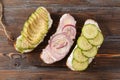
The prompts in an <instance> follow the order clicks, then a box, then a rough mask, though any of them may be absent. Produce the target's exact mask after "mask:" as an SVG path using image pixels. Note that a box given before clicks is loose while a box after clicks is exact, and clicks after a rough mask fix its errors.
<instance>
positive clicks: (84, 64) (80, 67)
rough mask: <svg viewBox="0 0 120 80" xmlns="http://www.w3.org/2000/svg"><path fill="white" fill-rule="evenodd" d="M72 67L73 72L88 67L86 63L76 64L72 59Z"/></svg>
mask: <svg viewBox="0 0 120 80" xmlns="http://www.w3.org/2000/svg"><path fill="white" fill-rule="evenodd" d="M72 67H73V68H74V69H75V71H83V70H85V69H86V68H87V67H88V61H85V62H77V61H76V60H74V59H73V61H72Z"/></svg>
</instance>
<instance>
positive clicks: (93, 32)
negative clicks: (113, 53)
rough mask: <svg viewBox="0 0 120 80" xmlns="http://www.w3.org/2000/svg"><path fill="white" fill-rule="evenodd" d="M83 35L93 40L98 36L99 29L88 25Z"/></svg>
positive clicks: (84, 28) (83, 30) (85, 26)
mask: <svg viewBox="0 0 120 80" xmlns="http://www.w3.org/2000/svg"><path fill="white" fill-rule="evenodd" d="M82 33H83V35H84V36H85V37H86V38H87V39H92V38H95V37H96V36H97V34H98V28H97V27H96V26H95V25H94V24H86V25H84V27H83V29H82Z"/></svg>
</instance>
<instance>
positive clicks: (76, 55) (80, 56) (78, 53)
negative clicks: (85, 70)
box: [73, 47, 88, 62]
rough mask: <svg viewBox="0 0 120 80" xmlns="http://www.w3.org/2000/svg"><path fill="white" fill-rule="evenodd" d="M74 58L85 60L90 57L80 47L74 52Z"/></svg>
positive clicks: (80, 60) (79, 60)
mask: <svg viewBox="0 0 120 80" xmlns="http://www.w3.org/2000/svg"><path fill="white" fill-rule="evenodd" d="M73 58H74V59H75V60H77V61H78V62H85V61H87V60H88V58H87V57H85V56H84V55H83V54H82V51H81V49H80V48H78V47H77V48H76V49H75V50H74V52H73Z"/></svg>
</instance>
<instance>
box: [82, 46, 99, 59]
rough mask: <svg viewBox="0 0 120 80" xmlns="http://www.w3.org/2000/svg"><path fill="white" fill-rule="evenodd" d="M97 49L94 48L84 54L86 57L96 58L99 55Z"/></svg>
mask: <svg viewBox="0 0 120 80" xmlns="http://www.w3.org/2000/svg"><path fill="white" fill-rule="evenodd" d="M97 50H98V49H97V47H96V46H94V47H93V48H92V49H90V50H87V51H84V50H83V51H82V53H83V54H84V55H85V56H86V57H94V56H95V55H96V54H97Z"/></svg>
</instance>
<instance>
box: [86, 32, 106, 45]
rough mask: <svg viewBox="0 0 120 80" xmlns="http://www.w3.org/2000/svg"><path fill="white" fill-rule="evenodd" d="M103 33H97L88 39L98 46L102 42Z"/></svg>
mask: <svg viewBox="0 0 120 80" xmlns="http://www.w3.org/2000/svg"><path fill="white" fill-rule="evenodd" d="M103 40H104V38H103V35H102V33H101V32H99V33H98V35H97V36H96V37H95V38H94V39H90V40H88V41H89V42H90V43H91V44H92V45H95V46H100V45H101V44H102V43H103Z"/></svg>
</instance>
